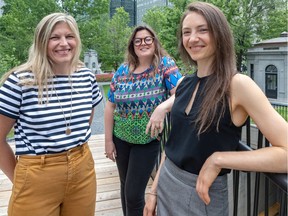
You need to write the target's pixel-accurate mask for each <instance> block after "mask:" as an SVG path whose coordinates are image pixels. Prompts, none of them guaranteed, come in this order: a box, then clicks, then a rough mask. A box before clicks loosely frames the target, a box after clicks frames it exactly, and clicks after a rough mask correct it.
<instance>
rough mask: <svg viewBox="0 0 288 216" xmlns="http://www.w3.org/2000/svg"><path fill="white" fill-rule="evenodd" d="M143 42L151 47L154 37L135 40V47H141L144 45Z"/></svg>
mask: <svg viewBox="0 0 288 216" xmlns="http://www.w3.org/2000/svg"><path fill="white" fill-rule="evenodd" d="M142 41H144V43H145V44H146V45H151V44H152V43H153V41H154V37H151V36H147V37H145V38H135V39H134V40H133V43H134V46H140V45H141V44H142Z"/></svg>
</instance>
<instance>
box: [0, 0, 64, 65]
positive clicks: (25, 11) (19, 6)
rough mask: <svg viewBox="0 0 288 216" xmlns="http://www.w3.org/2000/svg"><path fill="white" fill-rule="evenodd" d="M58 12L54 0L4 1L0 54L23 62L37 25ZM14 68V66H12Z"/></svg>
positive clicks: (0, 20) (0, 18) (0, 31)
mask: <svg viewBox="0 0 288 216" xmlns="http://www.w3.org/2000/svg"><path fill="white" fill-rule="evenodd" d="M55 11H59V7H58V5H57V4H56V3H55V0H5V6H4V7H3V15H2V16H1V17H0V40H1V46H0V53H1V56H2V58H3V56H13V57H15V58H16V60H17V61H15V62H14V63H16V62H24V61H25V60H26V59H27V56H28V50H29V47H30V45H31V43H32V38H33V32H34V29H35V26H36V25H37V23H38V22H39V21H40V20H41V19H42V17H43V16H45V15H47V14H48V13H51V12H55ZM13 66H14V65H13Z"/></svg>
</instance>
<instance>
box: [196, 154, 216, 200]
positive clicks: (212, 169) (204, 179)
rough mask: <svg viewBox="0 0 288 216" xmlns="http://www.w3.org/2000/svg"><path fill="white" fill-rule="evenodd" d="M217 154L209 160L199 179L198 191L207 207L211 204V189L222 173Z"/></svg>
mask: <svg viewBox="0 0 288 216" xmlns="http://www.w3.org/2000/svg"><path fill="white" fill-rule="evenodd" d="M216 154H217V152H216V153H214V154H212V155H211V156H210V157H208V158H207V160H206V161H205V163H204V164H203V166H202V168H201V170H200V173H199V175H198V178H197V183H196V191H197V193H198V195H199V197H200V199H202V200H203V202H204V203H205V204H206V205H209V203H210V196H209V188H210V187H211V185H212V184H213V182H214V181H215V179H216V178H217V176H218V174H219V173H220V171H221V168H220V167H218V166H217V165H216V163H215V158H217V156H216Z"/></svg>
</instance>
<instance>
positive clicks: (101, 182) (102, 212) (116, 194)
mask: <svg viewBox="0 0 288 216" xmlns="http://www.w3.org/2000/svg"><path fill="white" fill-rule="evenodd" d="M12 145H13V144H12ZM89 146H90V149H91V151H92V154H93V157H94V161H95V169H96V176H97V200H96V212H95V215H97V216H122V215H123V214H122V209H121V201H120V183H119V177H118V171H117V167H116V164H115V163H113V162H112V161H111V160H109V159H107V158H106V157H105V155H104V134H103V135H93V136H92V137H91V138H90V142H89ZM150 184H151V181H150V182H149V184H148V187H149V186H150ZM11 188H12V184H11V182H10V181H9V180H8V178H7V177H6V176H5V175H4V174H3V173H2V172H1V171H0V216H7V205H8V202H9V197H10V194H11Z"/></svg>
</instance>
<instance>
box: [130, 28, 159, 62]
mask: <svg viewBox="0 0 288 216" xmlns="http://www.w3.org/2000/svg"><path fill="white" fill-rule="evenodd" d="M147 37H148V38H147ZM145 38H146V40H145ZM149 38H150V39H151V40H153V36H152V35H151V33H150V32H149V31H147V30H140V31H138V32H137V33H136V34H135V37H134V40H133V41H134V50H135V54H136V55H137V56H138V58H139V59H144V58H152V57H153V55H154V52H155V44H154V42H152V43H150V42H151V41H150V40H149ZM135 39H136V41H139V39H141V44H140V45H138V43H137V45H138V46H136V45H135ZM145 41H146V42H148V44H146V43H145Z"/></svg>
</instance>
